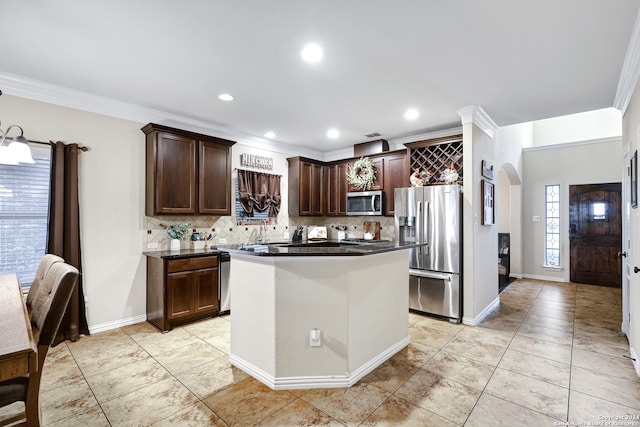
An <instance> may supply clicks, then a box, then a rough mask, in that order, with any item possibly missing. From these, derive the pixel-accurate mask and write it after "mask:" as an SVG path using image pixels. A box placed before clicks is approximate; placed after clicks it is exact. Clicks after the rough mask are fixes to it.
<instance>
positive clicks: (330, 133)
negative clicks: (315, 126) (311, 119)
mask: <svg viewBox="0 0 640 427" xmlns="http://www.w3.org/2000/svg"><path fill="white" fill-rule="evenodd" d="M327 136H328V137H329V138H331V139H336V138H337V137H339V136H340V131H339V130H338V129H329V130H328V131H327Z"/></svg>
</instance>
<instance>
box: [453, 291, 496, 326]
mask: <svg viewBox="0 0 640 427" xmlns="http://www.w3.org/2000/svg"><path fill="white" fill-rule="evenodd" d="M499 305H500V297H496V299H494V300H493V301H491V304H489V305H488V306H486V307H485V308H484V310H482V311H481V312H480V314H478V315H477V316H475V317H466V316H463V317H462V324H463V325H467V326H476V325H479V324H480V323H482V321H483V320H484V318H485V317H487V316H488V315H489V313H491V311H492V310H493V309H494V308H496V307H497V306H499Z"/></svg>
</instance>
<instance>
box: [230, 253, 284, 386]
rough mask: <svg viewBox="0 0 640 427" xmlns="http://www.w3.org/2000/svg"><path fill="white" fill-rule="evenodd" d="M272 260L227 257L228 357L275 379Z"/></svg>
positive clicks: (239, 256) (251, 257)
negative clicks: (228, 275) (228, 263)
mask: <svg viewBox="0 0 640 427" xmlns="http://www.w3.org/2000/svg"><path fill="white" fill-rule="evenodd" d="M272 261H273V258H261V257H256V256H246V255H245V256H243V255H236V254H232V255H231V266H230V267H231V268H230V277H229V283H230V286H229V289H231V300H232V301H233V309H232V313H231V354H232V355H233V356H234V357H237V358H239V359H241V360H242V361H244V362H246V363H248V364H249V365H252V366H254V367H257V368H258V369H259V370H260V371H262V372H261V373H264V374H267V375H269V376H271V377H274V376H275V365H276V360H275V343H276V340H275V310H276V301H275V267H274V265H273V262H272Z"/></svg>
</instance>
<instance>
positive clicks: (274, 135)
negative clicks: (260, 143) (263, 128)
mask: <svg viewBox="0 0 640 427" xmlns="http://www.w3.org/2000/svg"><path fill="white" fill-rule="evenodd" d="M264 136H265V138H269V139H273V138H275V137H276V134H275V132H271V131H269V132H267V133H265V134H264Z"/></svg>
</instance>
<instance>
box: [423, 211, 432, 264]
mask: <svg viewBox="0 0 640 427" xmlns="http://www.w3.org/2000/svg"><path fill="white" fill-rule="evenodd" d="M430 213H431V202H427V208H426V209H425V212H424V215H425V217H426V218H425V221H424V223H425V226H424V238H425V243H427V246H426V247H425V250H424V252H425V255H429V253H430V250H429V245H430V242H429V227H430V226H431V216H430Z"/></svg>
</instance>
